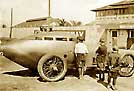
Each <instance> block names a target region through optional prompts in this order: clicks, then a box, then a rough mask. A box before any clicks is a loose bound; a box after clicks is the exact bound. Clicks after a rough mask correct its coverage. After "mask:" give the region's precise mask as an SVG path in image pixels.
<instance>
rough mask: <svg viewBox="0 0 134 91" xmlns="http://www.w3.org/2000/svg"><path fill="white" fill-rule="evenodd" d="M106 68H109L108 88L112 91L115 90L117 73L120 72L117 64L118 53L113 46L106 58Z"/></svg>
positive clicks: (116, 48)
mask: <svg viewBox="0 0 134 91" xmlns="http://www.w3.org/2000/svg"><path fill="white" fill-rule="evenodd" d="M108 58H109V60H108V62H107V63H108V67H109V72H108V86H107V87H108V88H110V87H111V88H112V89H113V90H117V88H116V87H115V85H116V80H117V77H118V73H119V70H120V62H119V53H118V47H117V46H114V47H113V51H112V52H111V53H110V54H109V56H108ZM112 78H113V82H112V85H111V79H112Z"/></svg>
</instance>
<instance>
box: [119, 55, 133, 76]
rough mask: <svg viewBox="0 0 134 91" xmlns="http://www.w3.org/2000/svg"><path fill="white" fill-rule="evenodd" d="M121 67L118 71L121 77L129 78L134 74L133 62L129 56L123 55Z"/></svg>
mask: <svg viewBox="0 0 134 91" xmlns="http://www.w3.org/2000/svg"><path fill="white" fill-rule="evenodd" d="M121 62H122V65H121V69H120V70H119V74H120V75H121V76H125V77H128V76H131V75H132V74H133V72H134V60H133V58H132V57H131V56H130V55H125V56H124V57H123V58H122V59H121Z"/></svg>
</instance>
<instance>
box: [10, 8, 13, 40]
mask: <svg viewBox="0 0 134 91" xmlns="http://www.w3.org/2000/svg"><path fill="white" fill-rule="evenodd" d="M10 22H11V25H10V35H9V38H12V24H13V8H11V21H10Z"/></svg>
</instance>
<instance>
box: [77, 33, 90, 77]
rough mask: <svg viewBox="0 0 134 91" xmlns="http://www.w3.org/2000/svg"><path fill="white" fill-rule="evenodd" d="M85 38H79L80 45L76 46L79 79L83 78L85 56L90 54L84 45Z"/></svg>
mask: <svg viewBox="0 0 134 91" xmlns="http://www.w3.org/2000/svg"><path fill="white" fill-rule="evenodd" d="M83 41H84V38H83V37H82V36H79V37H78V43H77V44H76V45H75V55H76V63H77V67H78V72H79V79H82V78H83V74H84V68H85V56H86V54H87V53H88V49H87V46H86V45H85V44H84V43H83Z"/></svg>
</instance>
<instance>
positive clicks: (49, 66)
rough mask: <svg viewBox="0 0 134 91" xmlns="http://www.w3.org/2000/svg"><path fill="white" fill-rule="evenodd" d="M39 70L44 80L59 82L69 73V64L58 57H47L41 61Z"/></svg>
mask: <svg viewBox="0 0 134 91" xmlns="http://www.w3.org/2000/svg"><path fill="white" fill-rule="evenodd" d="M37 70H38V73H39V75H40V76H41V78H42V79H43V80H45V81H51V82H53V81H58V80H60V79H62V78H63V77H64V76H65V74H66V72H67V62H66V60H65V59H64V58H61V57H59V56H56V55H45V56H43V57H42V58H41V59H40V60H39V62H38V66H37Z"/></svg>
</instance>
